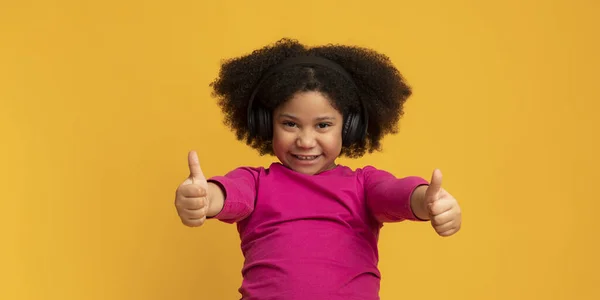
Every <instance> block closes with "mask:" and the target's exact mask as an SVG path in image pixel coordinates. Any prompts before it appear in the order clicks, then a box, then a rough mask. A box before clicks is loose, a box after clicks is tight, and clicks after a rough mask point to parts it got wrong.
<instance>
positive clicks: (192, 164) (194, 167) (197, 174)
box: [188, 151, 206, 185]
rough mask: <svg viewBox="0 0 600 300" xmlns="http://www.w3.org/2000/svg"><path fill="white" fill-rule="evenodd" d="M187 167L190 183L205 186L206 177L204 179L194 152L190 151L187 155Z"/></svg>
mask: <svg viewBox="0 0 600 300" xmlns="http://www.w3.org/2000/svg"><path fill="white" fill-rule="evenodd" d="M188 167H189V169H190V177H191V178H192V182H193V183H198V184H200V185H206V177H204V173H202V168H200V160H199V159H198V154H197V153H196V151H190V153H188Z"/></svg>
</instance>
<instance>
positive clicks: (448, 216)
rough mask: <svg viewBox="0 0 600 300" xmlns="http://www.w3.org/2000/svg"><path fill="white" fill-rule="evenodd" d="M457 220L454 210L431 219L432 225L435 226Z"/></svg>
mask: <svg viewBox="0 0 600 300" xmlns="http://www.w3.org/2000/svg"><path fill="white" fill-rule="evenodd" d="M454 219H456V214H455V213H454V212H453V211H452V210H448V211H446V212H444V213H442V214H439V215H436V216H433V217H431V224H433V225H434V226H440V225H444V224H446V223H448V222H452V221H453V220H454Z"/></svg>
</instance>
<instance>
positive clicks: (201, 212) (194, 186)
mask: <svg viewBox="0 0 600 300" xmlns="http://www.w3.org/2000/svg"><path fill="white" fill-rule="evenodd" d="M188 165H189V168H190V175H189V177H188V178H187V179H186V180H185V181H184V182H183V183H182V184H181V185H180V186H179V187H178V188H177V191H176V193H175V207H176V208H177V214H179V218H181V222H182V223H183V224H185V225H187V226H190V227H198V226H201V225H202V224H204V221H206V214H207V212H208V207H209V202H208V200H209V198H208V183H207V181H206V177H204V174H203V173H202V169H201V168H200V161H199V160H198V155H197V154H196V152H194V151H190V153H189V154H188Z"/></svg>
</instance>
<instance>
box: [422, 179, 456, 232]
mask: <svg viewBox="0 0 600 300" xmlns="http://www.w3.org/2000/svg"><path fill="white" fill-rule="evenodd" d="M425 203H426V205H427V212H428V214H429V220H431V226H433V229H435V231H436V232H437V233H438V234H439V235H440V236H451V235H453V234H455V233H456V232H458V231H459V230H460V225H461V222H462V215H461V211H460V206H459V205H458V202H457V201H456V199H454V197H452V195H450V193H448V192H447V191H446V190H444V189H443V188H442V172H441V171H440V170H435V171H433V175H432V177H431V183H430V184H429V187H428V188H427V191H426V192H425Z"/></svg>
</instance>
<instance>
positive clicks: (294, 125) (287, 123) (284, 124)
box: [283, 121, 296, 127]
mask: <svg viewBox="0 0 600 300" xmlns="http://www.w3.org/2000/svg"><path fill="white" fill-rule="evenodd" d="M283 126H288V127H296V123H294V122H291V121H285V122H283Z"/></svg>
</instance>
